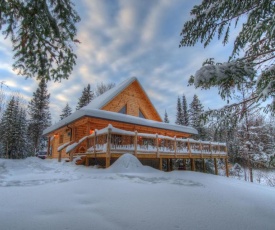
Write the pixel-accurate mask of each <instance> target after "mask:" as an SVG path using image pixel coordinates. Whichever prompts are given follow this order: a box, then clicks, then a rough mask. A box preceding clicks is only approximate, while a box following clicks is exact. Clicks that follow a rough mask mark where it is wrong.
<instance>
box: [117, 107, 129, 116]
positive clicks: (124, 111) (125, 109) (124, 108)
mask: <svg viewBox="0 0 275 230" xmlns="http://www.w3.org/2000/svg"><path fill="white" fill-rule="evenodd" d="M118 112H119V113H122V114H126V113H127V107H126V105H124V106H123V107H122V109H121V110H119V111H118Z"/></svg>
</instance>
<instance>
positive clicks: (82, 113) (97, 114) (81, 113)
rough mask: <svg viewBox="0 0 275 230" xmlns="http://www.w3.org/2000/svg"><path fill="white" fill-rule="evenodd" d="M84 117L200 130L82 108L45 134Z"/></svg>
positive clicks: (194, 131)
mask: <svg viewBox="0 0 275 230" xmlns="http://www.w3.org/2000/svg"><path fill="white" fill-rule="evenodd" d="M83 117H94V118H100V119H104V120H110V121H118V122H122V123H129V124H134V125H141V126H147V127H153V128H158V129H164V130H170V131H177V132H182V133H188V134H198V131H197V130H196V129H194V128H192V127H189V126H182V125H174V124H170V123H164V122H158V121H153V120H148V119H144V118H140V117H135V116H130V115H126V114H121V113H115V112H110V111H105V110H99V109H83V108H82V109H80V110H77V111H76V112H74V113H73V114H71V115H70V116H68V117H66V118H64V119H63V120H61V121H59V122H58V123H56V124H54V125H52V126H51V127H49V128H47V129H45V130H44V131H43V135H47V134H50V133H52V132H54V131H55V130H58V129H60V128H63V127H65V126H67V125H70V124H71V123H72V122H74V121H76V120H79V119H81V118H83Z"/></svg>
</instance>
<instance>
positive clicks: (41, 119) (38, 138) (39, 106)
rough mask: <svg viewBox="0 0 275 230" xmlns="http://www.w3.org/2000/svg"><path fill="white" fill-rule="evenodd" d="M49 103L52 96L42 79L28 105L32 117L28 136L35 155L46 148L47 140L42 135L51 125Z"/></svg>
mask: <svg viewBox="0 0 275 230" xmlns="http://www.w3.org/2000/svg"><path fill="white" fill-rule="evenodd" d="M49 103H50V94H49V93H48V90H47V84H46V81H45V80H44V79H42V80H41V82H40V83H39V85H38V88H37V90H36V91H35V92H34V93H33V98H32V99H31V101H30V102H29V105H28V113H29V116H30V120H29V126H28V134H29V140H30V142H31V144H32V151H33V154H35V152H37V151H39V150H43V149H44V148H45V147H46V146H45V144H46V141H47V140H46V139H45V138H43V137H42V133H43V130H44V129H46V128H47V127H49V126H50V125H51V114H50V110H49Z"/></svg>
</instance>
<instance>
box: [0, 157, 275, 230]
mask: <svg viewBox="0 0 275 230" xmlns="http://www.w3.org/2000/svg"><path fill="white" fill-rule="evenodd" d="M147 169H148V168H147V167H144V166H142V165H141V164H140V162H139V161H137V159H136V158H135V157H134V156H132V155H129V154H125V155H124V156H122V157H121V158H119V159H118V160H117V161H116V162H115V163H114V164H113V166H111V167H110V168H109V169H106V170H105V169H95V168H92V167H85V166H76V165H74V164H73V163H66V162H61V163H58V162H57V160H50V159H46V160H41V159H38V158H27V159H25V160H3V159H0V207H1V208H0V223H1V227H0V228H1V229H3V230H9V229H10V230H22V229H28V230H37V229H39V230H48V229H53V230H55V229H58V230H65V229H70V230H74V229H81V230H86V229H87V230H88V229H100V230H109V229H112V230H121V229H127V230H134V229H135V230H136V229H146V230H150V229H152V230H155V229H158V230H167V229H171V230H178V229H196V230H208V229H209V230H210V229H211V230H220V229H223V230H227V229H228V230H231V229H249V230H258V229H265V230H269V229H270V230H273V229H274V216H275V206H274V204H275V196H274V194H275V188H271V187H267V186H262V185H257V184H252V183H248V182H243V181H240V180H236V179H231V178H226V177H221V176H215V175H209V174H203V173H196V172H187V171H173V172H171V173H164V172H161V171H158V170H154V172H152V171H151V172H152V173H145V172H147ZM117 172H119V173H117ZM129 172H130V173H129ZM140 172H141V173H140Z"/></svg>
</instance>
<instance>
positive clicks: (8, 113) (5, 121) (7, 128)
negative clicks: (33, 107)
mask: <svg viewBox="0 0 275 230" xmlns="http://www.w3.org/2000/svg"><path fill="white" fill-rule="evenodd" d="M26 134H27V121H26V112H25V110H24V109H23V108H20V105H19V97H17V98H15V97H12V98H11V100H10V101H9V102H8V104H7V108H6V110H5V112H4V114H3V117H2V120H1V123H0V142H1V150H0V155H1V156H4V157H6V158H23V157H24V156H26V154H27V140H26Z"/></svg>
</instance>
